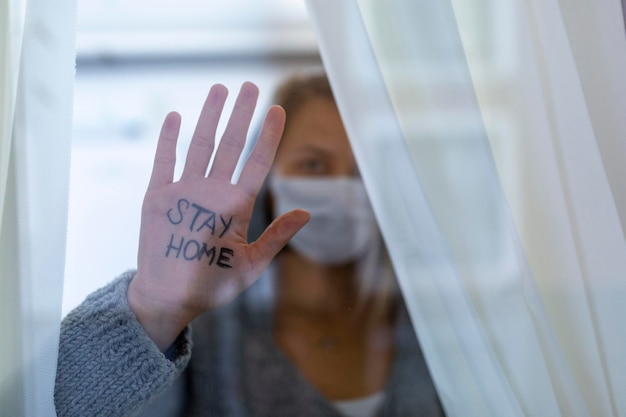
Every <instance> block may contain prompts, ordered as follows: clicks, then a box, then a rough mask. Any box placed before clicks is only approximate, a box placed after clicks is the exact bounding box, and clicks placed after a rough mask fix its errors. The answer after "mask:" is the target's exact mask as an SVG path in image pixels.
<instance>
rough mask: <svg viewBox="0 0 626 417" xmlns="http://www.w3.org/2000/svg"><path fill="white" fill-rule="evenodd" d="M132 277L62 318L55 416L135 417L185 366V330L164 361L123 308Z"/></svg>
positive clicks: (130, 274) (187, 348) (188, 346)
mask: <svg viewBox="0 0 626 417" xmlns="http://www.w3.org/2000/svg"><path fill="white" fill-rule="evenodd" d="M133 276H134V271H129V272H127V273H125V274H123V275H122V276H120V277H119V278H118V279H116V280H115V281H113V282H112V283H110V284H109V285H107V286H105V287H104V288H102V289H100V290H98V291H96V292H94V293H93V294H91V295H90V296H89V297H87V299H86V300H85V301H84V302H83V303H82V304H81V305H80V306H78V307H77V308H76V309H74V310H73V311H72V312H71V313H70V314H68V315H67V317H65V319H63V322H62V323H61V339H60V344H59V361H58V367H57V377H56V386H55V393H54V400H55V405H56V409H57V414H58V417H85V416H90V417H91V416H93V417H96V416H103V417H104V416H106V417H122V416H133V415H136V414H137V413H138V412H139V411H140V410H141V408H142V407H143V406H144V405H145V404H147V403H148V402H149V400H150V399H151V398H153V397H154V396H156V395H158V394H160V393H161V392H162V391H163V390H164V389H166V388H167V387H168V386H169V385H170V384H171V383H172V382H173V381H174V380H175V379H176V378H177V377H178V376H179V375H180V374H181V372H182V371H183V370H184V369H185V367H186V366H187V363H188V362H189V359H190V357H191V338H190V334H189V333H190V332H189V330H188V329H185V331H183V333H181V335H180V336H179V337H178V339H177V340H176V342H175V345H174V348H173V350H170V351H169V352H173V357H172V358H171V359H172V360H168V359H167V358H166V357H165V355H164V354H163V353H161V351H160V350H159V349H158V347H157V346H156V345H155V344H154V342H152V340H151V339H150V338H149V337H148V335H147V334H146V333H145V331H144V330H143V328H142V327H141V325H140V324H139V322H138V321H137V318H136V316H135V314H134V313H133V312H132V310H131V309H130V307H129V305H128V302H127V299H126V291H127V289H128V284H129V283H130V280H131V279H132V277H133ZM169 352H168V353H169Z"/></svg>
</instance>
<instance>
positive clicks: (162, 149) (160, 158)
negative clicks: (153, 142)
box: [148, 112, 180, 188]
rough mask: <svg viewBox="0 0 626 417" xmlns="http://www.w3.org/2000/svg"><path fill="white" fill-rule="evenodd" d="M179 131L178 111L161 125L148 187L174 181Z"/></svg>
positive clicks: (171, 114)
mask: <svg viewBox="0 0 626 417" xmlns="http://www.w3.org/2000/svg"><path fill="white" fill-rule="evenodd" d="M179 131H180V114H178V113H176V112H172V113H169V114H168V115H167V116H165V120H164V121H163V126H162V127H161V134H160V135H159V142H158V143H157V149H156V153H155V155H154V164H153V166H152V175H151V177H150V183H149V185H148V188H153V187H158V186H161V185H166V184H170V183H171V182H172V181H174V167H175V166H176V142H177V140H178V133H179Z"/></svg>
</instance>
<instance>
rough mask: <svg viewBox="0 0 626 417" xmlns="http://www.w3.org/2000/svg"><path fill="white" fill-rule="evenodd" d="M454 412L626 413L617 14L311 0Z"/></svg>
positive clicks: (372, 189)
mask: <svg viewBox="0 0 626 417" xmlns="http://www.w3.org/2000/svg"><path fill="white" fill-rule="evenodd" d="M308 6H309V10H310V13H311V16H312V19H313V21H314V24H315V26H316V31H317V34H318V38H319V43H320V49H321V53H322V58H323V60H324V64H325V67H326V69H327V71H328V73H329V78H330V80H331V84H332V86H333V89H334V91H335V94H336V96H337V101H338V103H339V107H340V111H341V113H342V117H343V119H344V122H345V124H346V128H347V130H348V133H349V136H350V139H351V141H352V145H353V148H354V152H355V155H356V157H357V161H358V162H359V164H360V165H361V167H362V169H361V172H362V175H363V178H364V181H365V184H366V187H367V188H368V192H369V194H370V197H371V199H372V203H373V206H374V209H375V211H376V214H377V217H378V220H379V223H380V225H381V228H382V231H383V235H384V237H385V240H386V243H387V245H388V247H389V249H390V253H391V256H392V260H393V262H394V267H395V269H396V272H397V275H398V278H399V281H400V286H401V288H402V291H403V294H404V296H405V299H406V300H407V304H408V308H409V311H410V314H411V318H412V321H413V324H414V326H415V328H416V330H417V332H418V334H419V338H420V343H421V344H422V347H423V350H424V354H425V356H426V359H427V362H428V365H429V368H430V370H431V373H432V375H433V378H434V380H435V383H436V386H437V389H438V392H439V394H440V397H441V399H442V402H443V404H444V407H445V409H446V411H447V413H448V415H450V416H494V417H496V416H497V417H507V416H542V417H543V416H564V417H565V416H568V417H570V416H574V417H576V416H589V417H591V416H593V417H597V416H626V396H624V393H625V392H626V354H624V347H625V346H626V332H624V330H623V326H621V325H620V323H621V322H622V321H623V318H624V317H626V242H625V239H624V236H625V230H626V227H625V226H626V186H625V185H624V184H626V117H623V115H622V114H621V113H623V111H624V109H626V102H625V101H626V77H624V74H626V35H625V31H624V21H623V11H622V8H621V4H620V2H619V1H618V0H612V1H603V2H597V1H594V0H573V1H572V0H560V1H559V0H448V1H446V0H444V1H439V0H424V1H419V2H415V1H413V0H391V1H388V2H379V1H376V0H347V1H345V2H336V1H334V0H309V1H308Z"/></svg>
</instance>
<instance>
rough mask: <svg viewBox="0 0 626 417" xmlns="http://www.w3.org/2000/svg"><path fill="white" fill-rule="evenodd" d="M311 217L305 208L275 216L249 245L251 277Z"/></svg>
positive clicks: (257, 272) (257, 274) (257, 273)
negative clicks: (251, 266)
mask: <svg viewBox="0 0 626 417" xmlns="http://www.w3.org/2000/svg"><path fill="white" fill-rule="evenodd" d="M310 219H311V215H310V214H309V212H308V211H306V210H301V209H297V210H292V211H289V212H287V213H285V214H283V215H281V216H280V217H278V218H276V219H275V220H274V221H273V222H272V224H270V225H269V226H268V228H267V229H265V232H263V234H262V235H261V237H259V238H258V239H257V241H256V242H254V243H252V244H251V245H250V251H251V252H250V264H251V265H253V268H252V275H253V276H252V277H251V279H255V278H256V277H258V276H260V275H261V274H262V273H263V271H264V270H265V268H267V266H268V265H269V263H270V262H271V260H272V259H273V258H274V257H275V256H276V255H277V254H278V252H279V251H280V250H281V249H282V248H283V247H284V246H285V245H286V244H287V242H289V240H290V239H291V238H292V237H293V235H295V234H296V233H297V232H298V231H299V230H300V229H302V227H303V226H304V225H305V224H307V222H308V221H309V220H310Z"/></svg>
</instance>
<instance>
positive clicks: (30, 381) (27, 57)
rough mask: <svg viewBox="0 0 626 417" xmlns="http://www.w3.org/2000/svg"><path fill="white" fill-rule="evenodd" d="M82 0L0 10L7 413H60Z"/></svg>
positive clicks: (1, 354) (0, 394)
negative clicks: (56, 398)
mask: <svg viewBox="0 0 626 417" xmlns="http://www.w3.org/2000/svg"><path fill="white" fill-rule="evenodd" d="M75 7H76V5H75V1H73V0H61V1H55V2H48V1H45V0H29V1H25V0H7V1H3V2H2V3H1V4H0V53H1V54H2V63H1V64H0V82H1V83H2V84H1V89H2V90H1V96H2V104H1V106H0V118H1V120H2V142H1V143H0V218H1V219H2V221H1V226H0V249H1V250H0V285H1V286H2V290H1V291H0V325H1V327H0V331H1V332H2V337H0V415H2V416H18V417H19V416H54V415H55V412H54V405H53V388H54V377H55V370H56V357H57V349H58V332H59V323H60V321H61V298H62V289H63V264H64V257H65V233H66V217H67V190H68V178H69V175H68V174H69V155H70V141H71V116H72V88H73V76H74V38H75Z"/></svg>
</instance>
